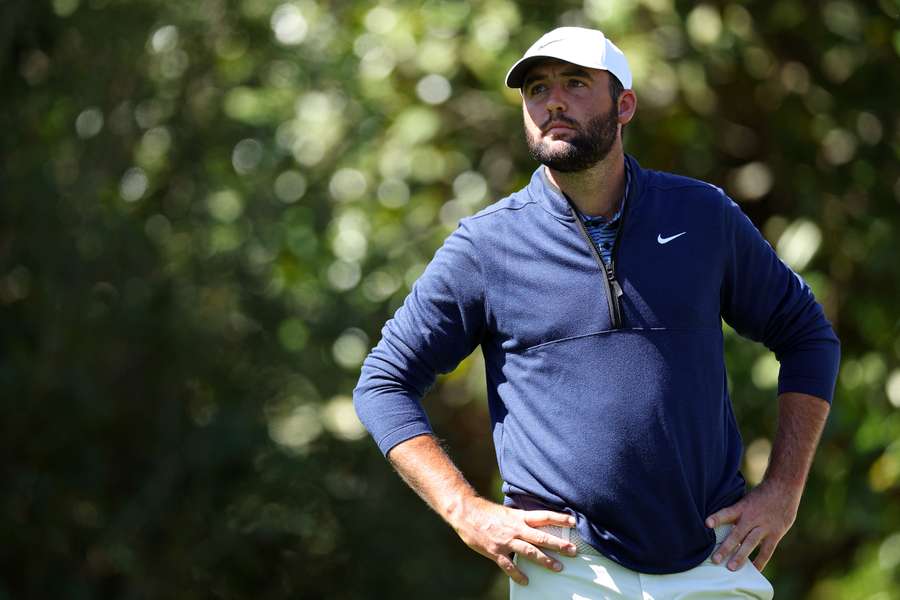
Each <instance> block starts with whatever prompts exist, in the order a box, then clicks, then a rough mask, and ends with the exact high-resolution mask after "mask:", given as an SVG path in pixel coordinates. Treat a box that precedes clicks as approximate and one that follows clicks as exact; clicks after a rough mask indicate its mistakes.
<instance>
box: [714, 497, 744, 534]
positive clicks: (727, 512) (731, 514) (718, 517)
mask: <svg viewBox="0 0 900 600" xmlns="http://www.w3.org/2000/svg"><path fill="white" fill-rule="evenodd" d="M740 516H741V505H740V503H738V504H732V505H731V506H726V507H725V508H723V509H721V510H718V511H716V512H714V513H713V514H711V515H710V516H709V517H707V518H706V526H707V527H709V528H710V529H713V528H715V527H718V526H719V525H722V524H724V523H734V522H735V521H737V519H738V517H740Z"/></svg>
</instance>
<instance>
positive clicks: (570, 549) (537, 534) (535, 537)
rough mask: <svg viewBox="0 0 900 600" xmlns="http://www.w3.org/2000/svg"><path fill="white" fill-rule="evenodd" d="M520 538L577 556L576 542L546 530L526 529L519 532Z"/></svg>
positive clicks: (542, 546)
mask: <svg viewBox="0 0 900 600" xmlns="http://www.w3.org/2000/svg"><path fill="white" fill-rule="evenodd" d="M518 537H519V539H522V540H525V541H526V542H529V543H531V544H534V545H535V546H539V547H541V548H548V549H550V550H556V551H557V552H562V553H563V554H568V555H569V556H575V553H576V552H575V550H576V548H575V544H573V543H572V542H569V541H567V540H564V539H562V538H559V537H556V536H555V535H550V534H549V533H547V532H546V531H541V530H540V529H531V528H528V529H525V530H524V531H522V532H521V533H520V534H519V536H518Z"/></svg>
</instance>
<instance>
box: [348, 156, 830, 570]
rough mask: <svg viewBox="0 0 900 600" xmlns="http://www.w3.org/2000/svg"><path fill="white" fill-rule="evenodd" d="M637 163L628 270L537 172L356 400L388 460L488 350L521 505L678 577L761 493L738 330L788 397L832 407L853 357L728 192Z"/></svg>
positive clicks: (434, 289)
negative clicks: (441, 385)
mask: <svg viewBox="0 0 900 600" xmlns="http://www.w3.org/2000/svg"><path fill="white" fill-rule="evenodd" d="M626 160H628V161H629V167H630V169H631V175H632V182H631V187H630V191H629V194H628V198H627V199H626V201H625V205H624V208H625V210H624V214H623V219H622V223H621V225H620V231H619V237H618V241H617V247H616V252H615V257H614V258H615V260H614V272H612V271H611V272H609V273H604V264H603V261H602V259H600V260H598V258H599V256H598V255H597V254H596V248H594V247H593V244H592V243H591V242H590V239H589V238H587V239H585V237H586V233H585V232H584V231H583V229H582V230H581V231H580V230H579V229H580V228H579V225H580V223H578V222H577V221H576V219H575V217H574V215H573V211H572V209H571V207H570V205H569V203H568V202H567V200H566V198H565V197H564V196H563V195H562V194H561V193H560V192H559V190H557V189H555V188H554V187H553V186H552V185H550V184H549V183H548V182H547V181H546V179H545V177H544V176H543V175H542V168H539V169H538V170H537V171H535V174H534V176H533V177H532V179H531V182H530V183H529V184H528V186H526V187H525V188H524V189H522V190H520V191H519V192H516V193H514V194H512V195H511V196H509V197H507V198H505V199H503V200H501V201H499V202H497V203H495V204H493V205H491V206H489V207H487V208H486V209H484V210H482V211H481V212H479V213H478V214H476V215H474V216H472V217H468V218H466V219H463V220H462V221H461V222H460V225H459V228H458V229H457V230H456V231H455V232H454V233H453V234H451V235H450V236H449V237H448V238H447V240H446V241H445V243H444V245H443V246H442V247H441V248H440V249H439V250H438V252H437V253H436V254H435V256H434V259H433V260H432V262H431V263H430V264H429V266H428V268H427V269H426V270H425V272H424V273H423V275H422V276H421V277H420V278H419V280H418V281H417V282H416V283H415V285H414V286H413V289H412V291H411V292H410V294H409V296H408V297H407V299H406V301H405V302H404V304H403V306H402V307H401V308H400V309H399V310H398V311H397V313H396V314H395V315H394V317H393V318H392V319H391V320H389V321H388V322H387V324H386V325H385V327H384V329H383V330H382V339H381V341H380V342H379V343H378V345H377V346H376V347H375V348H374V350H373V351H372V352H371V354H370V355H369V356H368V358H367V359H366V361H365V363H364V364H363V368H362V374H361V377H360V380H359V384H358V386H357V388H356V390H355V391H354V401H355V404H356V408H357V412H358V414H359V416H360V418H361V420H362V421H363V423H364V424H365V425H366V427H367V428H368V429H369V431H370V432H371V433H372V435H373V437H374V439H375V441H376V442H377V443H378V446H379V448H380V449H381V451H382V452H384V453H385V454H386V453H387V452H388V451H389V450H390V449H391V448H393V447H394V446H395V445H396V444H399V443H400V442H403V441H405V440H407V439H409V438H412V437H414V436H417V435H420V434H423V433H429V432H431V426H430V425H429V423H428V419H427V417H426V415H425V412H424V410H423V408H422V404H421V399H422V397H423V396H424V395H425V393H426V391H427V390H428V389H429V388H430V387H431V385H432V384H433V383H434V380H435V376H436V374H437V373H446V372H449V371H451V370H452V369H454V368H455V367H456V365H457V364H458V363H459V362H460V361H461V360H462V359H463V358H465V357H466V356H467V355H468V354H470V353H471V352H472V351H473V350H474V349H475V348H476V347H477V346H478V345H481V348H482V353H483V355H484V361H485V366H486V374H487V388H488V403H489V409H490V415H491V421H492V425H493V438H494V445H495V448H496V453H497V460H498V463H499V467H500V474H501V476H502V478H503V482H504V483H503V492H504V494H505V497H506V503H507V504H509V505H513V506H517V507H520V508H524V509H533V508H549V509H553V510H559V511H565V512H568V513H570V514H572V515H574V516H575V517H576V519H577V529H578V533H579V535H580V536H581V537H582V538H583V539H585V540H586V541H587V542H588V543H590V544H591V545H592V546H594V547H595V548H597V549H598V550H599V551H600V552H601V553H603V554H604V555H606V556H607V557H609V558H611V559H612V560H615V561H617V562H619V563H621V564H622V565H624V566H626V567H628V568H631V569H634V570H637V571H640V572H644V573H672V572H678V571H683V570H686V569H690V568H692V567H694V566H696V565H698V564H700V563H701V562H702V561H703V560H704V559H706V558H707V556H708V555H709V553H710V551H711V550H712V547H713V544H714V541H715V537H714V534H713V531H712V530H710V529H708V528H707V527H706V526H705V524H704V519H705V518H706V517H707V516H708V515H710V514H712V513H714V512H715V511H717V510H718V509H720V508H722V507H724V506H727V505H730V504H733V503H734V502H736V501H737V500H738V499H740V497H741V496H742V495H743V494H744V492H745V482H744V479H743V477H742V476H741V473H740V470H739V468H740V461H741V454H742V443H741V437H740V433H739V431H738V427H737V424H736V422H735V418H734V414H733V412H732V407H731V400H730V398H729V394H728V387H727V376H726V372H725V363H724V357H723V336H722V319H724V320H725V321H726V322H727V323H729V324H730V325H731V326H732V327H733V328H734V329H735V330H737V331H738V332H739V333H741V334H742V335H744V336H746V337H748V338H751V339H754V340H757V341H761V342H762V343H764V344H765V345H766V346H767V347H768V348H770V349H771V350H772V351H773V352H774V353H775V355H776V357H777V358H778V360H779V361H780V363H781V369H780V374H779V382H778V391H779V393H783V392H801V393H806V394H811V395H814V396H818V397H820V398H823V399H824V400H826V401H828V402H830V401H831V396H832V392H833V389H834V382H835V377H836V374H837V367H838V359H839V345H838V340H837V338H836V336H835V335H834V332H833V331H832V328H831V326H830V324H829V323H828V321H827V320H826V319H825V317H824V315H823V312H822V309H821V307H820V306H819V304H817V303H816V301H815V299H814V297H813V295H812V292H811V291H810V289H809V287H808V286H807V285H806V284H805V283H804V282H803V280H802V279H801V278H800V277H799V276H798V275H796V274H795V273H794V272H792V271H791V270H790V269H789V268H788V267H787V266H786V265H785V264H784V263H783V262H782V261H780V260H779V259H778V257H777V256H776V255H775V252H774V251H773V250H772V248H771V246H769V244H768V243H767V242H766V241H765V240H764V239H763V237H762V236H761V235H760V233H759V231H758V230H757V229H756V228H755V227H754V226H753V224H752V223H751V222H750V220H749V219H748V218H747V217H746V216H745V215H744V214H743V213H742V212H741V210H740V209H739V208H738V206H737V205H736V204H735V203H734V202H732V201H731V200H730V199H729V198H728V197H727V196H726V195H725V194H724V193H723V192H722V190H720V189H719V188H717V187H714V186H712V185H709V184H706V183H703V182H701V181H697V180H693V179H689V178H686V177H680V176H676V175H671V174H667V173H662V172H657V171H651V170H643V169H641V168H640V166H639V165H638V164H637V162H636V161H635V160H634V159H633V158H631V157H626ZM616 288H619V289H620V290H621V295H618V294H616V291H615V290H616ZM612 302H616V303H618V304H619V311H620V312H619V314H618V318H617V317H616V313H615V311H614V310H613V309H612V306H611V303H612Z"/></svg>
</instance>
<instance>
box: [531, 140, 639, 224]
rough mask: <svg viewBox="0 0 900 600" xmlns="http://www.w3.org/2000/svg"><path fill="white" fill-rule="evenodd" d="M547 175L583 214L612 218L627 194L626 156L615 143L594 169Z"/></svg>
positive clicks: (553, 172)
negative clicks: (623, 196)
mask: <svg viewBox="0 0 900 600" xmlns="http://www.w3.org/2000/svg"><path fill="white" fill-rule="evenodd" d="M544 168H545V169H547V176H548V178H549V179H550V181H551V182H553V184H554V185H556V187H558V188H559V189H560V191H562V193H564V194H565V195H566V196H568V197H569V199H570V200H571V201H572V202H573V203H574V204H575V206H576V207H577V208H578V210H580V211H581V212H582V213H583V214H586V215H591V216H593V217H606V218H607V219H608V218H611V217H612V216H613V215H614V214H616V211H617V210H618V209H619V205H620V204H621V202H622V195H623V194H624V193H625V157H624V154H623V153H622V146H621V145H620V144H618V143H617V144H616V145H615V146H613V148H612V149H611V150H610V151H609V154H607V155H606V158H604V159H603V160H601V161H600V162H598V163H597V164H595V165H594V166H592V167H590V168H588V169H585V170H584V171H577V172H574V173H563V172H561V171H554V170H553V169H550V168H549V167H544Z"/></svg>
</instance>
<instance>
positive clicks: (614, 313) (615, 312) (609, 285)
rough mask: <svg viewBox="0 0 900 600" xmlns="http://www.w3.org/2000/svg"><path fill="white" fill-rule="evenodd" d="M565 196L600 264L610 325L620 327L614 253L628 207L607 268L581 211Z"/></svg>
mask: <svg viewBox="0 0 900 600" xmlns="http://www.w3.org/2000/svg"><path fill="white" fill-rule="evenodd" d="M565 198H566V201H567V202H568V203H569V209H570V210H571V212H572V216H574V217H575V222H576V223H577V224H578V231H579V232H581V237H583V238H584V241H585V242H587V245H588V248H589V249H590V251H591V255H592V256H593V257H594V260H595V261H596V262H597V264H598V265H599V266H600V270H601V272H602V273H603V290H604V291H605V292H606V301H607V305H608V306H609V319H610V321H611V322H612V327H613V329H621V328H622V304H621V302H620V300H619V298H621V297H622V295H623V293H624V292H622V286H621V285H619V282H618V281H617V280H616V255H617V254H618V252H619V240H620V238H621V237H622V230H623V229H624V228H625V215H626V213H627V212H628V207H627V206H626V207H623V210H622V216H621V221H620V222H619V229H618V231H616V239H615V241H613V251H612V255H611V256H610V260H609V267H608V268H607V266H606V263H605V262H604V261H603V257H602V256H600V252H599V251H598V250H597V245H596V244H594V240H592V239H591V235H590V234H589V233H588V230H587V227H586V226H585V224H584V219H582V218H581V213H580V212H579V210H578V209H577V208H576V207H575V205H574V204H573V203H572V201H571V200H570V199H569V198H568V196H566V197H565ZM625 203H626V204H628V199H627V198H626V199H625Z"/></svg>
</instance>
